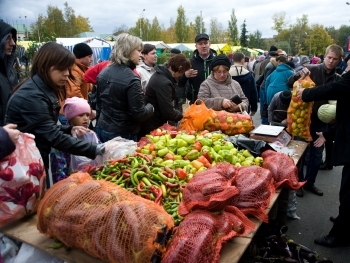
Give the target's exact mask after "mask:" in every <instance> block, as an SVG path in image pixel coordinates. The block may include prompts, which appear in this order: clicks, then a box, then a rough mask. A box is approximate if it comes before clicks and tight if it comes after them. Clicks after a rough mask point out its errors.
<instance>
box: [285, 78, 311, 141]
mask: <svg viewBox="0 0 350 263" xmlns="http://www.w3.org/2000/svg"><path fill="white" fill-rule="evenodd" d="M313 87H315V83H314V82H313V81H312V80H311V78H310V76H309V75H307V76H306V77H305V78H303V79H299V80H297V81H296V82H294V84H293V92H292V99H291V101H290V104H289V107H288V110H287V124H288V126H287V131H288V132H289V133H290V134H291V135H293V136H298V137H301V138H304V139H305V140H306V141H312V136H311V134H310V123H311V113H312V107H313V105H314V103H313V102H303V101H302V100H301V99H299V98H298V97H297V91H298V90H299V89H300V88H313Z"/></svg>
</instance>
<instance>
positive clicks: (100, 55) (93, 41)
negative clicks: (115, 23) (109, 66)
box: [56, 37, 112, 64]
mask: <svg viewBox="0 0 350 263" xmlns="http://www.w3.org/2000/svg"><path fill="white" fill-rule="evenodd" d="M56 43H58V44H61V45H63V46H64V47H66V48H68V49H69V50H70V51H73V47H74V46H75V45H76V44H78V43H86V44H88V45H89V46H90V47H91V49H92V52H93V63H92V64H96V63H97V60H98V59H101V60H107V59H108V58H109V54H110V52H111V49H112V46H111V44H110V43H108V42H107V41H106V40H104V39H101V38H99V37H77V38H56Z"/></svg>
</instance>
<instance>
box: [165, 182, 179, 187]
mask: <svg viewBox="0 0 350 263" xmlns="http://www.w3.org/2000/svg"><path fill="white" fill-rule="evenodd" d="M164 184H165V185H166V186H167V187H170V188H173V187H177V186H179V184H176V183H175V184H172V183H170V182H164Z"/></svg>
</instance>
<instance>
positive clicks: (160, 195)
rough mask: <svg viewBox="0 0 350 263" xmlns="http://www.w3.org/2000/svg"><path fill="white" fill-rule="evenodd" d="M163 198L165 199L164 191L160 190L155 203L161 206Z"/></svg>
mask: <svg viewBox="0 0 350 263" xmlns="http://www.w3.org/2000/svg"><path fill="white" fill-rule="evenodd" d="M162 198H163V191H162V189H160V188H158V193H157V194H156V200H155V201H154V202H155V203H156V204H158V205H161V202H162Z"/></svg>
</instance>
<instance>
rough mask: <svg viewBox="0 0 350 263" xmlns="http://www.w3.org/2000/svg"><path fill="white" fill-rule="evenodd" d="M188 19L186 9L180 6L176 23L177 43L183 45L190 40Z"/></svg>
mask: <svg viewBox="0 0 350 263" xmlns="http://www.w3.org/2000/svg"><path fill="white" fill-rule="evenodd" d="M187 23H188V19H187V18H186V14H185V9H184V8H183V7H182V5H180V6H179V7H178V9H177V18H176V21H175V35H176V42H177V43H183V42H184V41H185V39H187V38H188V25H187Z"/></svg>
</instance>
